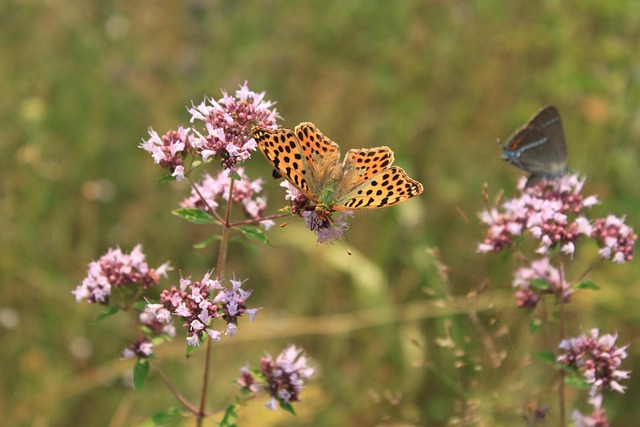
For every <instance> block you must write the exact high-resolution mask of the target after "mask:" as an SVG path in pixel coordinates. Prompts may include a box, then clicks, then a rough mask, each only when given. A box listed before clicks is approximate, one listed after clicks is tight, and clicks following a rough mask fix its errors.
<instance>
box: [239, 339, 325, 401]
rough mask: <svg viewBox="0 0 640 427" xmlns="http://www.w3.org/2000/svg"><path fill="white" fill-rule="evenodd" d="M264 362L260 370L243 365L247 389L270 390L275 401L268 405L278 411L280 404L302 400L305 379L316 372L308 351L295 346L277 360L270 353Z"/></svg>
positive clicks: (245, 388)
mask: <svg viewBox="0 0 640 427" xmlns="http://www.w3.org/2000/svg"><path fill="white" fill-rule="evenodd" d="M260 362H261V363H260V370H259V372H258V371H255V372H252V370H250V369H249V368H247V367H244V368H242V369H241V372H240V378H239V379H238V384H239V385H240V386H241V387H242V388H243V389H244V390H245V391H250V392H258V391H265V392H266V393H269V395H270V396H271V400H270V401H269V402H267V403H266V406H267V408H269V409H274V410H275V409H277V408H278V404H280V405H283V406H284V405H289V404H290V403H292V402H298V401H299V400H300V393H301V392H302V388H303V386H304V382H305V381H306V380H308V379H309V378H310V377H311V376H312V375H313V373H314V372H315V369H314V368H313V367H311V366H309V360H308V359H307V356H306V355H305V353H304V352H303V351H302V349H300V348H298V347H296V346H295V345H290V346H289V347H287V348H285V349H284V350H283V351H282V352H281V353H280V354H279V355H278V357H277V358H276V360H273V358H272V357H271V355H269V354H267V355H266V356H265V357H263V358H262V359H261V361H260Z"/></svg>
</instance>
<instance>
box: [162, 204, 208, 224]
mask: <svg viewBox="0 0 640 427" xmlns="http://www.w3.org/2000/svg"><path fill="white" fill-rule="evenodd" d="M171 213H172V214H174V215H175V216H177V217H180V218H182V219H185V220H187V221H189V222H192V223H194V224H210V223H212V222H215V221H216V219H215V218H214V217H213V216H212V215H211V214H210V213H209V212H207V211H204V210H202V209H197V208H184V209H176V210H174V211H171Z"/></svg>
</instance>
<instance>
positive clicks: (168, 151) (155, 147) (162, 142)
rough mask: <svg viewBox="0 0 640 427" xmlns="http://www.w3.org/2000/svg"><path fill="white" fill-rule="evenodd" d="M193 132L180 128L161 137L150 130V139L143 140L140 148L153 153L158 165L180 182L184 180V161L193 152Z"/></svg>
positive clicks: (189, 129)
mask: <svg viewBox="0 0 640 427" xmlns="http://www.w3.org/2000/svg"><path fill="white" fill-rule="evenodd" d="M191 132H192V129H191V128H186V129H185V128H183V127H182V126H180V127H179V128H178V130H177V131H175V130H171V131H169V132H167V133H166V134H164V135H163V136H162V137H160V136H159V135H158V133H157V132H156V131H154V130H153V129H149V135H150V138H149V139H147V140H143V141H142V143H141V144H140V145H139V147H140V148H142V149H143V150H145V151H147V152H149V153H151V156H152V157H153V161H154V162H155V163H156V164H159V165H160V166H162V167H165V168H167V169H169V171H170V172H171V174H172V175H173V176H174V177H175V178H176V180H178V181H180V180H181V179H183V178H184V165H183V160H184V158H185V156H186V155H187V154H188V153H189V152H191V151H192V150H193V142H194V139H195V138H194V136H193V135H192V134H191Z"/></svg>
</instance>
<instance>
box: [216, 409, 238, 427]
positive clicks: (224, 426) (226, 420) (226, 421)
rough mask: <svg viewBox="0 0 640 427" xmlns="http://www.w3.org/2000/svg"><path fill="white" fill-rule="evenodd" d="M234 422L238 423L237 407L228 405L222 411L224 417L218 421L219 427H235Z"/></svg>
mask: <svg viewBox="0 0 640 427" xmlns="http://www.w3.org/2000/svg"><path fill="white" fill-rule="evenodd" d="M236 421H238V407H237V405H229V406H227V409H226V410H225V411H224V417H222V421H220V427H236V426H237V424H236Z"/></svg>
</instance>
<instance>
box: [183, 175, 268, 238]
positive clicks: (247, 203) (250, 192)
mask: <svg viewBox="0 0 640 427" xmlns="http://www.w3.org/2000/svg"><path fill="white" fill-rule="evenodd" d="M236 172H237V175H238V176H239V177H240V179H235V180H234V181H233V190H232V193H231V200H232V201H233V202H235V203H238V204H239V205H240V206H242V210H243V212H244V214H245V216H246V217H248V218H251V219H260V218H263V217H264V213H265V210H266V208H267V202H266V199H265V198H264V197H262V196H259V193H260V192H262V184H263V182H264V180H263V179H262V178H258V179H256V180H254V181H250V180H249V177H247V175H246V174H245V172H244V169H242V168H238V169H237V171H236ZM231 181H232V178H231V177H229V175H228V174H227V173H226V172H224V171H221V172H219V173H218V175H217V176H216V177H215V178H213V177H212V176H211V175H209V174H205V175H204V178H203V180H202V182H201V183H199V184H195V187H196V188H195V189H192V190H191V195H190V196H189V197H188V198H186V199H185V200H183V201H182V203H181V204H180V206H181V207H183V208H199V209H203V210H208V207H211V208H212V209H216V208H217V207H218V205H219V203H218V201H219V200H226V199H227V198H228V197H229V189H230V188H231ZM196 189H197V191H196ZM203 197H204V200H203V199H202V198H203ZM260 224H261V225H262V226H263V227H264V228H266V229H267V230H268V229H269V228H271V227H272V226H273V224H274V222H273V221H271V220H264V221H261V222H260Z"/></svg>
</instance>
